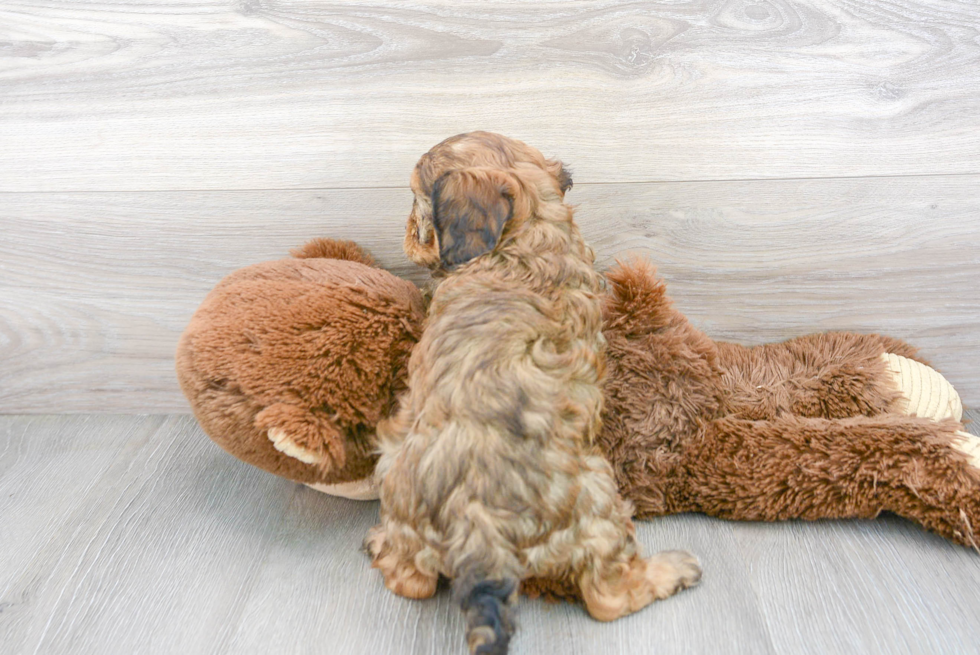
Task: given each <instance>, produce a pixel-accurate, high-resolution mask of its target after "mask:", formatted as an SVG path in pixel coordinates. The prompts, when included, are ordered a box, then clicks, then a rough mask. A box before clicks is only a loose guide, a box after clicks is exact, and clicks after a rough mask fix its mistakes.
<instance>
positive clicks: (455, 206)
mask: <svg viewBox="0 0 980 655" xmlns="http://www.w3.org/2000/svg"><path fill="white" fill-rule="evenodd" d="M517 191H518V185H517V181H516V180H515V179H514V178H513V177H512V176H510V175H509V174H507V173H505V172H503V171H501V170H498V169H494V168H465V169H460V170H456V171H449V172H448V173H444V174H443V175H442V176H440V177H439V178H438V179H437V180H436V182H435V184H434V185H433V187H432V224H433V226H434V227H435V230H436V237H437V238H438V239H439V258H440V260H442V265H443V266H444V267H445V268H446V269H449V270H451V269H453V268H455V267H457V266H459V265H460V264H465V263H466V262H468V261H470V260H471V259H473V258H474V257H479V256H480V255H484V254H486V253H488V252H490V251H492V250H493V249H494V247H495V246H496V245H497V242H498V241H499V240H500V235H501V234H503V231H504V226H505V225H506V223H507V221H508V220H510V219H511V217H512V216H513V213H514V196H515V194H516V193H517Z"/></svg>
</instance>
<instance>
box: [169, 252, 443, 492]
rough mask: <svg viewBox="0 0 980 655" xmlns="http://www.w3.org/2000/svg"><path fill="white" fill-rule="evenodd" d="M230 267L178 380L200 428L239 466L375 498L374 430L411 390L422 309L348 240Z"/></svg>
mask: <svg viewBox="0 0 980 655" xmlns="http://www.w3.org/2000/svg"><path fill="white" fill-rule="evenodd" d="M292 254H293V256H294V259H282V260H279V261H272V262H264V263H261V264H255V265H254V266H249V267H247V268H243V269H241V270H238V271H235V272H234V273H232V274H231V275H229V276H228V277H226V278H225V279H223V280H222V281H221V282H219V283H218V285H217V286H216V287H215V288H214V290H213V291H212V292H211V293H210V294H208V296H207V298H205V299H204V302H203V303H202V304H201V306H200V308H199V309H198V310H197V312H195V314H194V317H193V318H192V319H191V322H190V324H189V325H188V326H187V329H186V330H185V331H184V334H183V335H182V336H181V338H180V342H179V344H178V346H177V377H178V379H179V380H180V385H181V388H182V389H183V391H184V394H185V395H186V396H187V398H188V400H190V403H191V407H192V408H193V410H194V414H195V416H196V417H197V420H198V421H199V422H200V424H201V426H202V427H203V428H204V431H205V432H207V434H208V435H209V436H210V437H211V438H212V439H214V441H215V442H216V443H217V444H218V445H219V446H221V447H222V448H224V449H225V450H227V451H228V452H229V453H231V454H232V455H234V456H235V457H238V458H239V459H241V460H242V461H245V462H248V463H249V464H254V465H255V466H258V467H259V468H262V469H265V470H266V471H269V472H270V473H275V474H276V475H281V476H283V477H285V478H289V479H290V480H295V481H297V482H304V483H306V484H309V485H310V486H312V487H314V488H315V489H318V490H320V491H324V492H327V493H330V494H334V495H337V496H344V497H346V498H355V499H359V500H363V499H371V498H377V493H376V492H375V490H374V485H373V483H372V474H373V473H374V465H375V463H376V462H377V456H376V455H375V453H374V443H373V439H374V427H375V426H376V425H377V423H378V421H380V420H381V419H382V418H384V417H385V416H387V415H388V414H389V413H390V412H391V411H392V409H393V408H394V405H395V402H396V395H397V394H398V392H400V391H401V390H403V389H404V388H405V382H406V380H407V375H406V372H405V370H404V369H405V366H406V364H407V361H408V357H409V355H410V354H411V351H412V347H413V346H414V345H415V342H416V341H418V338H419V336H420V334H421V330H422V321H423V319H424V318H425V304H424V302H423V300H422V294H421V293H420V292H419V290H418V288H416V286H415V285H414V284H412V283H411V282H407V281H405V280H402V279H400V278H397V277H395V276H394V275H392V274H391V273H388V272H387V271H384V270H382V269H380V268H377V267H375V266H374V260H373V259H372V258H371V257H370V255H368V254H367V253H365V252H364V251H363V250H361V249H360V248H359V247H357V245H355V244H354V243H351V242H349V241H333V240H330V239H317V240H314V241H311V242H310V243H307V244H306V245H305V246H303V247H302V248H300V249H298V250H295V251H293V253H292Z"/></svg>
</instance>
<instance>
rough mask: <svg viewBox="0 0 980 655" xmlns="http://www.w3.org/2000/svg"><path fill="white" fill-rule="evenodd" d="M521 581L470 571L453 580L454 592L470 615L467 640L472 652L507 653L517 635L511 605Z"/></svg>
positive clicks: (494, 654) (467, 614) (477, 654)
mask: <svg viewBox="0 0 980 655" xmlns="http://www.w3.org/2000/svg"><path fill="white" fill-rule="evenodd" d="M517 583H518V581H517V580H512V579H496V580H495V579H489V578H486V577H483V576H481V575H479V574H477V573H476V572H474V571H472V570H470V571H466V572H463V573H462V574H461V575H459V576H457V577H456V578H455V579H454V581H453V594H454V595H455V596H456V598H457V599H458V600H459V604H460V607H461V608H462V610H463V614H464V616H465V617H466V643H467V644H469V647H470V653H472V655H507V645H508V644H509V643H510V637H511V635H512V634H514V619H513V616H512V613H511V609H510V607H509V605H510V603H511V602H512V600H513V598H514V597H515V596H516V590H517Z"/></svg>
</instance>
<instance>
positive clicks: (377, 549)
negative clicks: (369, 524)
mask: <svg viewBox="0 0 980 655" xmlns="http://www.w3.org/2000/svg"><path fill="white" fill-rule="evenodd" d="M384 543H385V529H384V526H382V525H380V524H379V525H376V526H374V527H373V528H371V529H370V530H368V533H367V536H366V537H364V541H363V543H361V550H363V551H364V552H365V553H367V554H368V555H370V556H371V557H372V558H375V557H377V556H378V555H380V554H381V548H382V547H383V546H384Z"/></svg>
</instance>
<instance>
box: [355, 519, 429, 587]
mask: <svg viewBox="0 0 980 655" xmlns="http://www.w3.org/2000/svg"><path fill="white" fill-rule="evenodd" d="M364 549H365V550H366V551H367V552H368V553H369V554H370V555H371V558H372V562H371V566H372V568H376V569H379V570H380V571H381V573H382V574H383V575H384V578H385V586H386V587H387V588H388V589H389V590H390V591H391V592H392V593H395V594H397V595H399V596H404V597H405V598H414V599H423V598H430V597H432V595H433V594H435V593H436V584H437V583H438V582H439V573H438V561H439V560H438V555H437V554H436V552H435V551H434V550H432V548H430V547H429V546H427V545H426V544H425V542H424V541H422V539H421V538H420V537H419V536H418V534H417V533H416V532H415V530H413V529H412V528H410V527H409V526H407V525H401V524H397V523H395V522H393V521H387V522H386V523H385V524H383V525H376V526H375V527H373V528H371V531H370V532H368V536H367V538H366V539H365V540H364Z"/></svg>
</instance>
